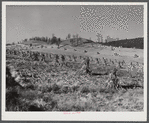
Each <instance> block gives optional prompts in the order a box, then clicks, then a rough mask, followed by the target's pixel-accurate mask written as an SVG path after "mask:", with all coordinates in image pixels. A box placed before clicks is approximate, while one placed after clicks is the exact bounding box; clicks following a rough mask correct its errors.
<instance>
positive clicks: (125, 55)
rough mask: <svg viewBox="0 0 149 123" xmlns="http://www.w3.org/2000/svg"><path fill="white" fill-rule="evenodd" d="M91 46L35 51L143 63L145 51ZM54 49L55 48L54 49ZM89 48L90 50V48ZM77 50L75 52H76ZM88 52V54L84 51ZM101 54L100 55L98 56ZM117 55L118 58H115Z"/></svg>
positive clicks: (37, 49) (67, 46) (55, 47)
mask: <svg viewBox="0 0 149 123" xmlns="http://www.w3.org/2000/svg"><path fill="white" fill-rule="evenodd" d="M89 46H91V44H87V45H86V46H84V47H71V46H69V45H66V46H64V47H61V48H60V49H58V48H57V46H47V48H42V49H41V48H35V49H33V51H39V52H45V53H53V54H54V53H55V54H65V55H76V56H90V57H93V58H103V57H104V58H108V59H112V60H113V59H117V60H119V61H122V60H125V61H126V62H139V63H143V59H144V56H143V54H144V53H143V50H141V49H133V48H116V49H115V50H114V51H112V50H111V48H110V47H107V48H103V47H98V45H94V47H89ZM52 47H53V48H52ZM88 47H89V48H88ZM74 49H75V50H74ZM85 50H86V51H87V52H86V53H85V52H84V51H85ZM97 52H99V54H97ZM114 53H117V54H118V56H115V55H114ZM135 54H137V55H138V56H139V57H137V58H135V57H134V55H135Z"/></svg>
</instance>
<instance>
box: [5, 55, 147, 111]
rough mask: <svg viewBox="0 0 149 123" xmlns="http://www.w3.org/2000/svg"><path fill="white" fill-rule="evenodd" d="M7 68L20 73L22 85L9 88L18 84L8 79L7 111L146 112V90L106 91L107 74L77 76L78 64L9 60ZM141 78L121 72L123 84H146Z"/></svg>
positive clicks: (119, 73) (119, 71)
mask: <svg viewBox="0 0 149 123" xmlns="http://www.w3.org/2000/svg"><path fill="white" fill-rule="evenodd" d="M6 65H7V66H13V68H14V69H15V70H16V71H17V74H18V75H20V79H19V81H18V83H19V85H21V86H19V85H18V84H16V85H15V84H13V86H7V85H9V84H8V83H15V80H13V79H14V77H12V78H11V77H10V76H9V77H10V78H9V79H8V81H7V82H6V86H7V89H6V97H7V98H6V111H100V112H107V111H143V107H144V101H143V100H144V99H143V95H144V94H143V88H140V87H136V88H134V87H132V88H119V89H118V90H113V89H110V88H107V87H106V80H107V79H108V75H88V74H82V75H77V74H76V71H77V70H78V69H79V68H80V67H81V66H80V65H79V64H78V63H77V64H75V63H74V62H70V63H69V65H70V66H63V67H54V66H53V65H52V64H50V63H49V64H47V63H42V62H41V63H38V62H37V63H36V62H34V61H29V60H28V61H27V60H21V59H16V58H9V57H7V61H6ZM72 66H73V69H72ZM91 68H94V66H91ZM110 69H111V66H109V67H103V66H100V67H97V69H96V71H102V72H103V71H105V72H107V71H109V70H110ZM138 75H139V76H138V77H136V78H135V80H134V78H131V77H130V75H129V73H128V72H127V71H126V70H121V69H119V70H118V77H119V81H120V82H122V83H132V82H133V81H137V82H140V83H141V84H142V85H143V83H144V80H143V74H141V73H140V74H138ZM10 80H11V81H10Z"/></svg>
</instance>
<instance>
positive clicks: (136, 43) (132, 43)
mask: <svg viewBox="0 0 149 123" xmlns="http://www.w3.org/2000/svg"><path fill="white" fill-rule="evenodd" d="M143 43H144V38H134V39H125V40H119V41H111V42H107V43H101V44H102V45H106V46H114V47H120V46H121V47H125V48H134V47H135V48H137V49H143Z"/></svg>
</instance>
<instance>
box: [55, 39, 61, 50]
mask: <svg viewBox="0 0 149 123" xmlns="http://www.w3.org/2000/svg"><path fill="white" fill-rule="evenodd" d="M60 43H61V39H60V38H58V40H57V42H56V44H57V46H58V49H59V46H60Z"/></svg>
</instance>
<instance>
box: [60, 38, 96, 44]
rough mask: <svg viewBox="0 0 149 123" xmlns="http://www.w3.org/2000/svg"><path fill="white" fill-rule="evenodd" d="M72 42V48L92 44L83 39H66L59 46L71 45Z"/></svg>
mask: <svg viewBox="0 0 149 123" xmlns="http://www.w3.org/2000/svg"><path fill="white" fill-rule="evenodd" d="M72 42H73V44H74V46H78V45H79V46H80V45H82V44H86V43H93V41H92V40H89V39H85V38H78V40H77V39H76V38H71V39H67V40H63V41H62V42H61V45H72Z"/></svg>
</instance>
